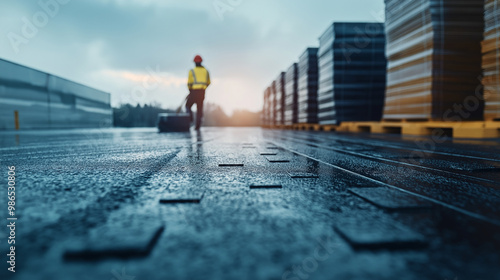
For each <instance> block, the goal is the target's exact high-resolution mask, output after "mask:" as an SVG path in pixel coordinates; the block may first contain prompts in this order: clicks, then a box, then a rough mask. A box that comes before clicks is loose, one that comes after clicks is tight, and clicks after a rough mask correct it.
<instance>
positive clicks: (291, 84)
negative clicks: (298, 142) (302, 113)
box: [285, 63, 298, 125]
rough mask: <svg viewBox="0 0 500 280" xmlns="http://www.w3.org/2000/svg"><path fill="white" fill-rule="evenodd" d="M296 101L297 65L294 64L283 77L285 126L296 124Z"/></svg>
mask: <svg viewBox="0 0 500 280" xmlns="http://www.w3.org/2000/svg"><path fill="white" fill-rule="evenodd" d="M297 99H298V96H297V63H294V64H292V66H290V68H288V71H287V72H286V75H285V125H292V124H295V123H297V120H298V115H297V109H298V107H297V105H298V104H297Z"/></svg>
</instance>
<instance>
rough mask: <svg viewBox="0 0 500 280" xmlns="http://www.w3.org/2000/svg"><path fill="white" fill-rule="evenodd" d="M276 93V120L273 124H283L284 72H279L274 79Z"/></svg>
mask: <svg viewBox="0 0 500 280" xmlns="http://www.w3.org/2000/svg"><path fill="white" fill-rule="evenodd" d="M274 85H275V90H276V91H275V93H276V96H275V98H276V107H275V108H276V122H275V125H283V124H285V72H281V73H280V74H279V75H278V78H276V80H275V81H274Z"/></svg>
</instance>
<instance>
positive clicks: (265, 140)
mask: <svg viewBox="0 0 500 280" xmlns="http://www.w3.org/2000/svg"><path fill="white" fill-rule="evenodd" d="M439 140H440V141H438V142H440V143H436V141H432V140H431V139H430V138H418V137H407V138H405V137H401V136H399V135H369V134H341V133H329V132H307V131H278V130H265V129H260V128H203V129H202V131H201V132H200V133H196V132H194V131H192V132H190V133H170V134H159V133H157V131H156V130H155V129H152V128H151V129H149V128H148V129H109V130H98V129H95V130H56V131H32V132H30V131H24V132H18V133H15V132H1V133H0V151H1V154H2V157H1V162H2V167H3V168H5V172H2V173H3V174H4V175H3V176H2V179H1V180H2V185H4V186H6V185H7V166H11V165H14V166H16V174H17V177H16V182H17V184H16V186H17V189H16V202H17V208H16V214H17V217H18V221H17V227H16V242H17V243H16V246H17V247H16V271H17V272H16V273H15V274H14V273H10V272H7V267H8V265H7V264H6V263H5V261H6V260H7V257H6V256H5V254H2V255H3V256H4V257H3V259H4V261H2V263H3V265H2V266H3V268H2V270H1V271H0V278H1V279H23V280H24V279H103V280H104V279H107V280H109V279H116V280H127V279H128V280H132V279H136V280H141V279H290V280H292V279H293V280H297V279H460V280H461V279H500V253H499V252H500V231H499V230H500V141H498V140H474V141H472V140H471V141H467V140H451V139H445V140H443V139H439ZM3 189H4V190H3V191H4V192H5V194H2V195H0V203H1V204H0V205H3V206H2V207H1V208H0V209H2V210H1V215H2V217H3V220H4V221H5V224H7V222H6V218H7V210H6V208H7V198H6V197H7V195H6V188H3ZM2 228H3V229H2V230H0V240H1V243H0V244H1V245H0V246H1V248H2V252H7V246H8V245H7V235H8V234H9V233H8V231H7V229H6V227H5V226H2Z"/></svg>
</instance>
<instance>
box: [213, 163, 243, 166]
mask: <svg viewBox="0 0 500 280" xmlns="http://www.w3.org/2000/svg"><path fill="white" fill-rule="evenodd" d="M242 166H245V165H244V164H243V163H219V167H242Z"/></svg>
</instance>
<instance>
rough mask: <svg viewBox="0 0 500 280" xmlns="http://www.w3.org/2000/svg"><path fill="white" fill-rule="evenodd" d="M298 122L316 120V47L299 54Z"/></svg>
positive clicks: (315, 121)
mask: <svg viewBox="0 0 500 280" xmlns="http://www.w3.org/2000/svg"><path fill="white" fill-rule="evenodd" d="M297 90H298V123H317V122H318V48H308V49H306V51H305V52H304V53H303V54H302V55H301V56H300V58H299V64H298V74H297Z"/></svg>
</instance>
